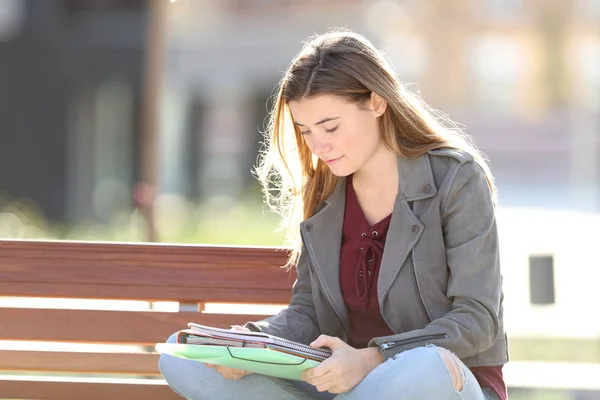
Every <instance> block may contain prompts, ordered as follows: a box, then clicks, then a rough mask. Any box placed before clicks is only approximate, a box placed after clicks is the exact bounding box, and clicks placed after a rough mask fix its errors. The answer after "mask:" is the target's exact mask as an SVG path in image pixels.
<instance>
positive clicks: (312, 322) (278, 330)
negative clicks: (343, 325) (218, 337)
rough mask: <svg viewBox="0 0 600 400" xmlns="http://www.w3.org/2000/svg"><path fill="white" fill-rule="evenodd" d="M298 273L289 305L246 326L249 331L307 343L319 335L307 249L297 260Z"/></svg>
mask: <svg viewBox="0 0 600 400" xmlns="http://www.w3.org/2000/svg"><path fill="white" fill-rule="evenodd" d="M296 271H297V275H298V278H297V279H296V282H294V287H293V289H292V299H291V301H290V304H289V306H288V307H287V308H285V309H283V310H281V311H280V312H279V313H278V314H277V315H274V316H272V317H269V318H266V319H264V320H262V321H258V322H248V323H246V325H245V327H246V328H248V329H250V330H252V331H258V332H265V333H268V334H271V335H275V336H279V337H282V338H285V339H289V340H294V341H296V342H301V343H306V344H308V343H310V342H312V341H313V340H315V339H316V338H317V337H318V336H319V329H318V325H317V317H316V312H315V305H314V302H313V297H312V290H311V274H310V269H309V265H308V260H307V257H306V255H305V251H304V249H303V250H302V252H301V254H300V257H299V259H298V263H297V265H296Z"/></svg>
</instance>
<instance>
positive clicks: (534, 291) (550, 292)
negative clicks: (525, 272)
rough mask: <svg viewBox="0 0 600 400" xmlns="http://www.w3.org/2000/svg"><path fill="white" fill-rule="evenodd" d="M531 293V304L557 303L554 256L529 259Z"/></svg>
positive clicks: (531, 257)
mask: <svg viewBox="0 0 600 400" xmlns="http://www.w3.org/2000/svg"><path fill="white" fill-rule="evenodd" d="M529 293H530V302H531V304H535V305H548V304H554V303H555V295H554V257H553V256H551V255H544V256H530V257H529Z"/></svg>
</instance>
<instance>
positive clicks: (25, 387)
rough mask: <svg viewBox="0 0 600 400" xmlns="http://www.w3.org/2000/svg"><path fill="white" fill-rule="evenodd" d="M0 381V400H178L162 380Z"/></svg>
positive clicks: (38, 379) (6, 378) (19, 378)
mask: <svg viewBox="0 0 600 400" xmlns="http://www.w3.org/2000/svg"><path fill="white" fill-rule="evenodd" d="M42 379H43V378H40V377H32V378H29V379H28V378H26V377H18V378H16V377H0V398H4V399H15V400H106V399H112V400H131V399H144V400H181V397H179V396H177V395H176V394H175V393H174V392H173V391H172V390H171V389H170V388H169V387H168V386H167V385H166V383H165V382H164V381H162V380H145V381H144V380H135V381H125V380H123V381H121V380H92V379H87V380H84V379H79V380H75V379H70V380H69V379H66V378H63V379H50V378H47V379H44V380H42Z"/></svg>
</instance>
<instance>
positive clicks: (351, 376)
mask: <svg viewBox="0 0 600 400" xmlns="http://www.w3.org/2000/svg"><path fill="white" fill-rule="evenodd" d="M310 345H311V347H314V348H319V347H328V348H330V349H331V350H332V355H331V357H329V358H328V359H327V360H325V361H323V362H322V363H321V364H319V365H318V366H316V367H314V368H311V369H309V370H306V371H304V372H303V373H302V380H303V381H306V382H308V383H310V384H311V385H313V386H315V387H316V388H317V389H318V390H319V391H320V392H324V391H329V392H330V393H344V392H347V391H349V390H351V389H352V388H354V387H355V386H356V385H358V384H359V383H360V382H361V381H362V380H363V379H364V378H365V376H367V375H368V374H369V373H370V372H371V371H372V370H374V369H375V367H377V366H378V365H379V364H381V363H382V362H383V357H382V356H381V354H379V351H378V350H377V348H376V347H370V348H366V349H355V348H354V347H351V346H349V345H348V344H346V343H344V342H343V341H342V340H341V339H339V338H336V337H332V336H327V335H321V336H319V338H318V339H317V340H315V341H314V342H312V343H311V344H310Z"/></svg>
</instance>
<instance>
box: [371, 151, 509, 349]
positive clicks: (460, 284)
mask: <svg viewBox="0 0 600 400" xmlns="http://www.w3.org/2000/svg"><path fill="white" fill-rule="evenodd" d="M451 171H452V172H451V173H454V177H453V179H452V180H451V182H452V183H451V184H450V185H449V187H448V189H447V190H446V191H445V193H441V194H440V195H444V194H445V197H444V198H443V199H444V200H442V205H441V212H442V216H441V220H442V231H443V235H444V242H445V246H446V258H447V264H448V269H449V278H448V284H447V296H448V298H449V299H450V300H451V301H452V309H451V310H450V311H449V312H448V313H447V314H446V315H444V316H443V317H441V318H439V319H436V320H434V321H432V322H431V323H430V324H428V325H427V326H426V327H425V328H423V329H418V330H414V331H409V332H405V333H401V334H397V335H391V336H386V337H377V338H374V339H372V340H371V342H370V343H369V346H379V350H380V352H381V353H382V354H383V356H384V358H386V359H387V358H389V357H392V356H393V355H395V354H397V353H400V352H402V351H405V350H409V349H412V348H415V347H419V346H423V345H425V344H433V345H436V346H439V347H443V348H446V349H448V350H450V351H452V352H454V353H455V354H456V355H457V356H458V357H459V358H465V357H469V356H472V355H475V354H477V353H480V352H482V351H484V350H486V349H488V348H490V347H491V346H492V345H493V344H494V342H495V340H496V338H497V337H498V334H499V333H500V332H499V330H500V324H499V316H498V315H499V312H500V306H501V299H502V278H501V275H500V265H499V251H498V232H497V227H496V217H495V206H494V202H493V199H492V196H491V191H490V189H489V186H488V183H487V179H486V176H485V173H484V171H483V169H482V168H481V167H480V166H479V165H478V164H476V163H475V162H467V163H465V164H462V165H460V166H459V167H457V168H455V169H451ZM450 178H452V176H450Z"/></svg>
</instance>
